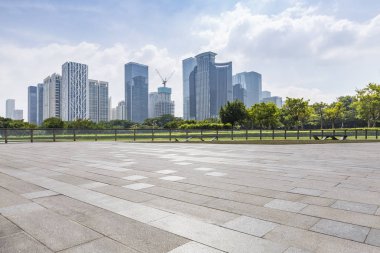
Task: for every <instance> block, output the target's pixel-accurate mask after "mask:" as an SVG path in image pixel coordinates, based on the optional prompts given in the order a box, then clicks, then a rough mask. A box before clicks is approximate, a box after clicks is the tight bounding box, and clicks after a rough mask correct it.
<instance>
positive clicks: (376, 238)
mask: <svg viewBox="0 0 380 253" xmlns="http://www.w3.org/2000/svg"><path fill="white" fill-rule="evenodd" d="M365 243H368V244H370V245H373V246H377V247H380V229H371V231H370V232H369V234H368V236H367V239H366V240H365Z"/></svg>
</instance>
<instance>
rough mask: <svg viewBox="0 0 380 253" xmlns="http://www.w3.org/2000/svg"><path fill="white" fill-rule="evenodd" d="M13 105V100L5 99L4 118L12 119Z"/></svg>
mask: <svg viewBox="0 0 380 253" xmlns="http://www.w3.org/2000/svg"><path fill="white" fill-rule="evenodd" d="M15 103H16V101H15V100H14V99H7V100H6V101H5V117H6V118H9V119H13V114H14V111H15Z"/></svg>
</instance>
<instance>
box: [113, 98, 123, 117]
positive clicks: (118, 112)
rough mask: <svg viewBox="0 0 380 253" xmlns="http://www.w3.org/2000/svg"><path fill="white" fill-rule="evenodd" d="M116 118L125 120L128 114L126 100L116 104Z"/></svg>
mask: <svg viewBox="0 0 380 253" xmlns="http://www.w3.org/2000/svg"><path fill="white" fill-rule="evenodd" d="M115 111H116V112H115V118H114V119H119V120H125V119H126V118H125V116H126V108H125V102H124V101H120V102H119V103H118V104H117V106H116V109H115Z"/></svg>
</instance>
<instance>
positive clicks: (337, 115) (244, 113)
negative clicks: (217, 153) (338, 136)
mask: <svg viewBox="0 0 380 253" xmlns="http://www.w3.org/2000/svg"><path fill="white" fill-rule="evenodd" d="M219 116H220V117H219V119H207V120H203V121H196V120H183V119H181V118H177V117H174V116H172V115H163V116H161V117H157V118H149V119H146V120H145V121H144V122H143V123H142V124H139V123H134V122H131V121H128V120H112V121H109V122H100V123H95V122H92V121H90V120H76V121H72V122H63V121H62V120H61V119H59V118H49V119H46V120H45V121H44V122H43V124H42V126H41V128H69V129H70V128H76V129H113V128H119V129H120V128H171V129H178V128H179V129H225V128H231V127H232V126H233V127H235V128H241V127H242V128H263V129H272V128H286V129H292V128H293V129H294V128H295V129H297V128H301V129H304V128H309V129H311V128H321V129H322V128H335V127H336V126H338V125H339V127H347V128H351V127H365V126H367V127H376V124H378V123H379V121H380V85H378V84H375V83H370V84H368V85H367V86H366V87H365V88H363V89H360V90H357V91H356V95H355V96H343V97H339V98H337V100H336V101H335V102H333V103H331V104H327V103H323V102H319V103H314V104H310V102H309V100H304V99H303V98H286V100H285V103H284V105H283V107H282V108H277V107H276V105H275V104H273V103H267V104H266V103H260V104H255V105H253V106H252V107H250V108H246V107H245V105H244V104H243V103H242V102H240V101H238V100H237V101H233V102H228V103H227V104H226V105H225V106H223V107H222V108H221V110H220V113H219ZM0 128H37V126H36V125H33V124H29V123H27V122H24V121H22V120H11V119H7V118H2V117H0Z"/></svg>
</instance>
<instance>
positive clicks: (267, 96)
mask: <svg viewBox="0 0 380 253" xmlns="http://www.w3.org/2000/svg"><path fill="white" fill-rule="evenodd" d="M271 96H272V94H271V92H270V91H267V90H263V92H261V100H263V99H264V98H269V97H271Z"/></svg>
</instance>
